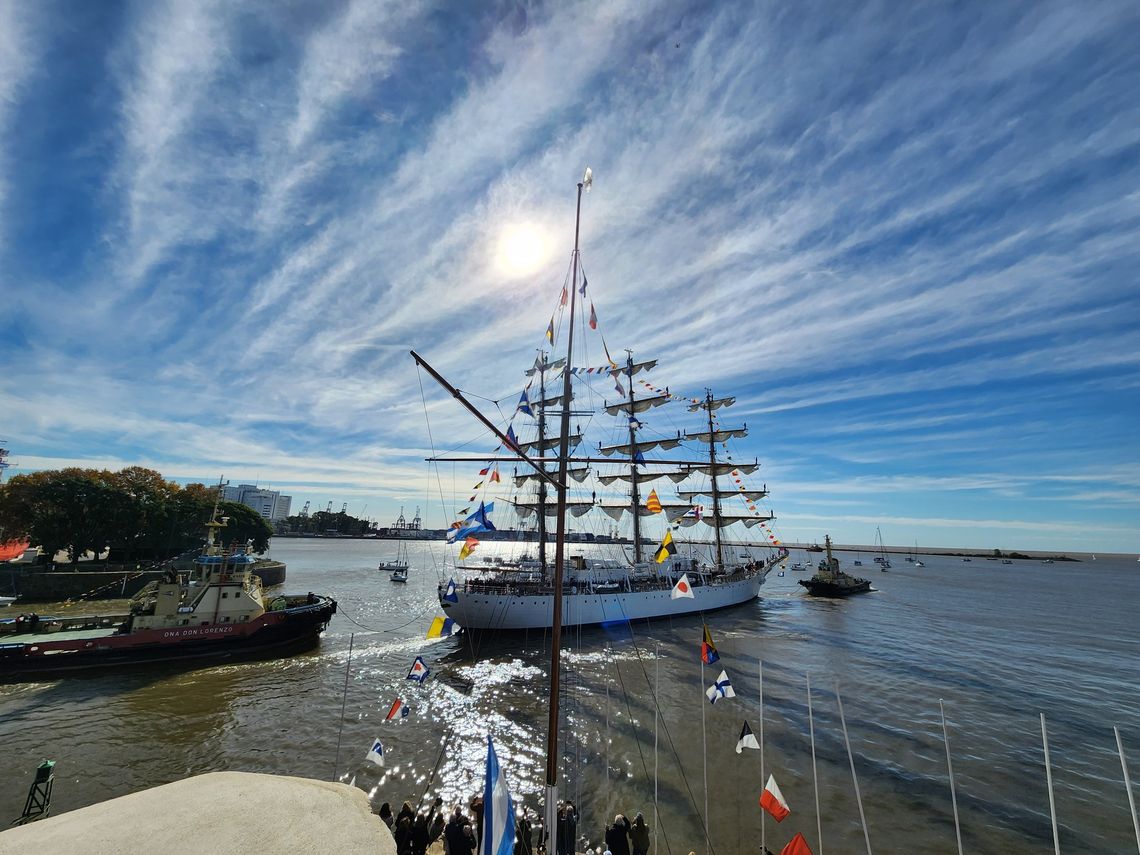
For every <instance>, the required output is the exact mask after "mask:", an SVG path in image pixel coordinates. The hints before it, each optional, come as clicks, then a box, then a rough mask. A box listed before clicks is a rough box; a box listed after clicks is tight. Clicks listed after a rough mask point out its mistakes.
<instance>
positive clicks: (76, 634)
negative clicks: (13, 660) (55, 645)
mask: <svg viewBox="0 0 1140 855" xmlns="http://www.w3.org/2000/svg"><path fill="white" fill-rule="evenodd" d="M116 632H117V627H113V626H112V627H106V628H99V629H63V630H60V631H59V632H19V633H15V634H13V635H0V645H3V644H34V643H36V642H37V641H44V642H46V641H83V640H85V639H91V638H106V637H107V636H108V635H114V634H115V633H116Z"/></svg>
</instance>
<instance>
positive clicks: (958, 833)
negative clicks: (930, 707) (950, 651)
mask: <svg viewBox="0 0 1140 855" xmlns="http://www.w3.org/2000/svg"><path fill="white" fill-rule="evenodd" d="M938 711H939V712H940V713H942V741H943V742H945V743H946V772H947V774H948V775H949V776H950V802H951V804H953V805H954V836H955V837H957V838H958V855H962V829H961V827H960V826H959V824H958V796H957V794H956V793H955V792H954V766H953V765H952V764H951V762H950V734H949V732H948V731H947V730H946V710H945V708H943V706H942V698H939V699H938Z"/></svg>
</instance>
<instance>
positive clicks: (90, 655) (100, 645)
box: [0, 506, 336, 683]
mask: <svg viewBox="0 0 1140 855" xmlns="http://www.w3.org/2000/svg"><path fill="white" fill-rule="evenodd" d="M225 525H226V519H225V518H224V517H223V518H222V520H221V521H219V520H218V517H217V508H216V506H215V510H214V514H213V517H212V518H211V520H210V522H209V523H207V530H208V535H207V538H206V548H205V549H204V550H203V551H202V554H201V555H199V556H198V558H196V559H195V560H194V565H193V569H192V570H191V572H190V573H189V574H179V573H177V572H175V570H174V569H173V568H172V569H170V570H169V571H168V572H167V575H166V578H164V579H163V580H162V581H161V582H151V583H150V584H148V585H147V586H146V587H145V588H143V589H142V590H141V591H139V592H138V594H136V595H135V596H134V597H133V598H132V599H131V601H130V611H129V612H128V613H127V614H117V615H74V616H67V617H44V616H40V615H36V614H23V615H20V616H19V617H16V618H12V619H7V620H2V621H0V682H6V683H13V682H21V681H26V680H34V679H40V678H44V679H50V678H53V677H62V676H68V675H70V674H75V673H79V672H85V671H92V670H98V669H107V668H120V667H125V666H132V665H142V664H147V663H178V664H182V663H185V664H197V663H205V662H208V661H216V660H224V659H238V658H248V659H263V658H264V659H268V658H276V657H279V656H287V655H290V654H292V653H297V652H300V651H301V650H305V649H308V648H310V647H312V646H314V645H315V644H317V642H318V640H319V638H320V634H321V632H322V631H323V630H324V629H325V627H326V626H328V622H329V620H330V619H331V618H332V616H333V615H334V614H335V613H336V601H335V600H333V599H331V598H330V597H325V596H320V595H317V594H312V593H309V594H301V595H299V596H273V597H269V598H268V599H267V598H266V597H265V595H264V594H263V593H262V590H261V580H260V579H259V578H258V577H257V576H255V575H254V574H253V572H252V568H253V566H254V564H255V562H256V559H255V558H254V557H253V556H252V555H250V554H249V550H248V548H247V547H244V546H239V547H231V548H229V549H223V548H221V547H219V546H217V545H216V544H215V539H216V532H217V529H219V528H223V527H224V526H225Z"/></svg>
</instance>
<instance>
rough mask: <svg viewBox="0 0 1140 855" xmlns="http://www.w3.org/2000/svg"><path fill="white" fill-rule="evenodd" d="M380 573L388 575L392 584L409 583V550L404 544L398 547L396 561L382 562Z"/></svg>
mask: <svg viewBox="0 0 1140 855" xmlns="http://www.w3.org/2000/svg"><path fill="white" fill-rule="evenodd" d="M380 571H381V572H382V573H387V574H388V580H389V581H391V582H407V581H408V548H407V546H405V545H404V544H403V543H401V544H400V545H399V546H397V547H396V560H395V561H381V562H380Z"/></svg>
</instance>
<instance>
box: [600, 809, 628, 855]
mask: <svg viewBox="0 0 1140 855" xmlns="http://www.w3.org/2000/svg"><path fill="white" fill-rule="evenodd" d="M606 848H607V849H609V850H610V852H612V853H613V855H630V853H629V820H628V819H626V818H625V817H624V816H622V815H621V814H620V813H619V814H618V815H617V816H615V817H614V822H613V825H609V826H606Z"/></svg>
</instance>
